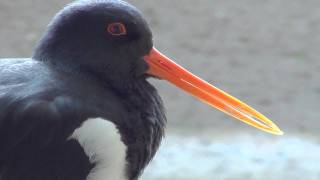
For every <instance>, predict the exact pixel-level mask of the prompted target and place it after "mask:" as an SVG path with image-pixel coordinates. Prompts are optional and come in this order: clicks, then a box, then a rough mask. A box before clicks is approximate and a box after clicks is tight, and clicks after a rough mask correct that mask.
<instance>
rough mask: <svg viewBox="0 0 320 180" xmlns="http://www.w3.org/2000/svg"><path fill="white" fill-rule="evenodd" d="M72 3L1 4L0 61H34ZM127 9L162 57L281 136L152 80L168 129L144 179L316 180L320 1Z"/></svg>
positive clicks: (239, 0) (233, 0)
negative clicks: (137, 13)
mask: <svg viewBox="0 0 320 180" xmlns="http://www.w3.org/2000/svg"><path fill="white" fill-rule="evenodd" d="M69 2H71V1H70V0H59V1H58V0H55V1H43V0H15V1H5V0H0V22H1V27H0V58H7V57H30V56H31V54H32V50H33V48H34V47H35V45H36V43H37V41H38V40H39V38H40V36H41V34H42V32H43V31H44V30H45V28H46V25H47V24H48V22H49V21H50V19H51V18H52V16H53V15H54V14H55V13H56V12H57V11H58V10H59V9H61V8H62V7H63V6H64V5H65V4H67V3H69ZM129 2H131V3H132V4H134V5H135V6H137V7H138V8H139V9H140V10H141V11H142V12H143V13H144V14H145V17H146V18H147V20H148V21H149V23H150V25H151V27H152V29H153V33H154V42H155V46H156V47H157V48H158V49H160V50H161V51H162V52H164V53H165V54H167V55H168V56H169V57H171V58H173V59H175V60H176V61H177V62H178V63H179V64H181V65H183V66H184V67H186V68H187V69H189V70H190V71H191V72H193V73H195V74H197V75H199V76H200V77H202V78H204V79H205V80H207V81H209V82H210V83H212V84H214V85H216V86H217V87H219V88H221V89H223V90H225V91H227V92H229V93H230V94H232V95H234V96H236V97H238V98H239V99H240V100H243V101H244V102H247V103H248V104H249V105H251V106H253V107H255V108H257V109H258V110H259V111H261V112H262V113H263V114H265V115H267V117H269V118H270V119H272V120H273V121H274V122H275V123H277V124H278V125H279V126H280V127H281V128H282V130H283V131H284V132H285V135H284V136H280V137H277V136H272V135H269V134H266V133H264V132H262V131H259V130H257V129H254V128H252V127H249V126H247V125H245V124H243V123H241V122H240V121H237V120H234V119H232V118H230V117H228V116H226V115H224V114H223V113H221V112H218V111H217V110H214V109H212V108H210V107H208V106H207V105H204V104H202V103H201V102H200V101H198V100H195V99H194V98H193V97H191V96H189V95H187V94H185V93H183V92H181V90H179V89H177V88H175V87H173V86H172V85H170V84H168V83H166V82H162V81H157V80H155V81H153V84H155V86H157V87H158V89H159V92H160V93H161V96H162V97H163V100H164V103H165V105H166V108H167V116H168V120H169V121H168V128H167V131H166V132H167V133H166V138H165V139H164V141H163V144H162V146H161V148H160V151H159V152H158V154H157V155H156V157H155V159H154V160H153V162H152V163H151V165H150V166H149V167H148V168H147V169H146V171H145V173H144V175H143V177H142V179H143V180H172V179H174V180H216V179H218V180H220V179H221V180H267V179H268V180H270V179H272V180H284V179H290V180H319V179H320V139H319V135H320V130H319V129H320V108H319V107H320V106H319V101H320V60H319V57H320V35H319V33H320V12H319V9H320V1H319V0H228V1H226V0H197V1H194V0H183V1H181V0H161V1H160V0H148V1H144V0H130V1H129Z"/></svg>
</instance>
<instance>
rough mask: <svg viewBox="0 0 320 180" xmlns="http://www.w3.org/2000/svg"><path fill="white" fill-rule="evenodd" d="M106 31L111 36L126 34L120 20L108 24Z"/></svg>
mask: <svg viewBox="0 0 320 180" xmlns="http://www.w3.org/2000/svg"><path fill="white" fill-rule="evenodd" d="M107 31H108V33H109V34H111V35H113V36H122V35H126V34H127V29H126V26H125V25H124V24H122V23H120V22H115V23H110V24H108V27H107Z"/></svg>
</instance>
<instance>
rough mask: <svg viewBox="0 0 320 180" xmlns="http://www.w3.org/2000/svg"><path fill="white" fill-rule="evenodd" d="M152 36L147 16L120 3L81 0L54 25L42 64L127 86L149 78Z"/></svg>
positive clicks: (40, 55) (38, 54) (39, 55)
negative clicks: (146, 73) (139, 79)
mask: <svg viewBox="0 0 320 180" xmlns="http://www.w3.org/2000/svg"><path fill="white" fill-rule="evenodd" d="M152 46H153V45H152V33H151V31H150V28H149V26H148V24H147V22H146V21H145V20H144V19H143V17H142V15H141V13H140V12H139V11H138V10H137V9H136V8H135V7H133V6H131V5H130V4H128V3H126V2H124V1H120V0H79V1H76V2H74V3H72V4H70V5H68V6H67V7H65V8H64V9H63V10H62V11H60V12H59V13H58V14H57V15H56V17H55V18H54V19H53V21H52V22H51V23H50V25H49V27H48V29H47V31H46V33H45V35H44V37H43V38H42V40H41V41H40V43H39V45H38V47H37V49H36V51H35V54H34V56H33V58H34V59H36V60H41V61H47V62H50V63H51V64H54V65H58V66H60V67H63V68H68V69H71V70H74V71H78V72H81V73H91V74H94V75H95V76H97V77H99V78H103V79H104V80H108V81H112V82H117V83H121V82H122V83H127V82H129V81H132V79H134V78H136V77H140V76H144V73H145V72H146V71H147V69H148V65H147V64H146V62H145V61H144V60H143V56H144V55H146V54H148V52H149V51H150V50H151V48H152Z"/></svg>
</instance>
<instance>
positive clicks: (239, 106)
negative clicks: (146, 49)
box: [144, 48, 283, 135]
mask: <svg viewBox="0 0 320 180" xmlns="http://www.w3.org/2000/svg"><path fill="white" fill-rule="evenodd" d="M144 60H145V61H146V62H147V64H148V65H149V70H148V72H147V74H149V75H152V76H156V77H158V78H161V79H164V80H167V81H169V82H171V83H173V84H174V85H175V86H177V87H179V88H181V89H182V90H184V91H186V92H188V93H190V94H192V95H193V96H195V97H196V98H198V99H200V100H201V101H203V102H204V103H207V104H208V105H210V106H212V107H214V108H217V109H219V110H220V111H222V112H224V113H226V114H228V115H230V116H232V117H234V118H236V119H238V120H240V121H243V122H245V123H247V124H249V125H251V126H254V127H256V128H258V129H260V130H263V131H266V132H268V133H271V134H275V135H282V134H283V132H282V131H281V130H280V129H279V128H278V126H277V125H275V124H274V123H273V122H272V121H271V120H269V119H268V118H266V117H265V116H264V115H262V114H261V113H259V112H258V111H256V110H255V109H253V108H251V107H250V106H248V105H246V104H245V103H243V102H241V101H240V100H238V99H236V98H235V97H233V96H231V95H229V94H227V93H226V92H224V91H222V90H220V89H218V88H216V87H214V86H213V85H210V84H209V83H208V82H206V81H204V80H202V79H200V78H199V77H197V76H195V75H193V74H192V73H190V72H189V71H187V70H186V69H184V68H183V67H181V66H180V65H178V64H176V63H175V62H174V61H172V60H171V59H169V58H168V57H166V56H165V55H163V54H161V53H160V52H159V51H158V50H157V49H155V48H153V49H152V50H151V51H150V53H149V54H148V55H146V56H145V57H144Z"/></svg>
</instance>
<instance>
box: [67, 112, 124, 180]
mask: <svg viewBox="0 0 320 180" xmlns="http://www.w3.org/2000/svg"><path fill="white" fill-rule="evenodd" d="M70 139H76V140H77V141H78V142H79V143H80V145H81V146H82V147H83V149H84V151H85V153H86V155H87V156H88V157H89V159H90V162H91V163H95V164H96V166H95V167H94V168H93V170H92V171H91V172H90V174H89V175H88V177H87V180H126V179H128V178H127V177H126V173H125V170H126V146H125V145H124V143H123V142H122V141H121V136H120V134H119V132H118V129H117V128H116V126H115V125H114V124H113V123H112V122H110V121H108V120H105V119H102V118H95V119H88V120H86V121H85V122H84V123H83V124H82V126H81V127H80V128H78V129H76V130H75V131H74V133H73V134H72V135H71V137H70Z"/></svg>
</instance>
